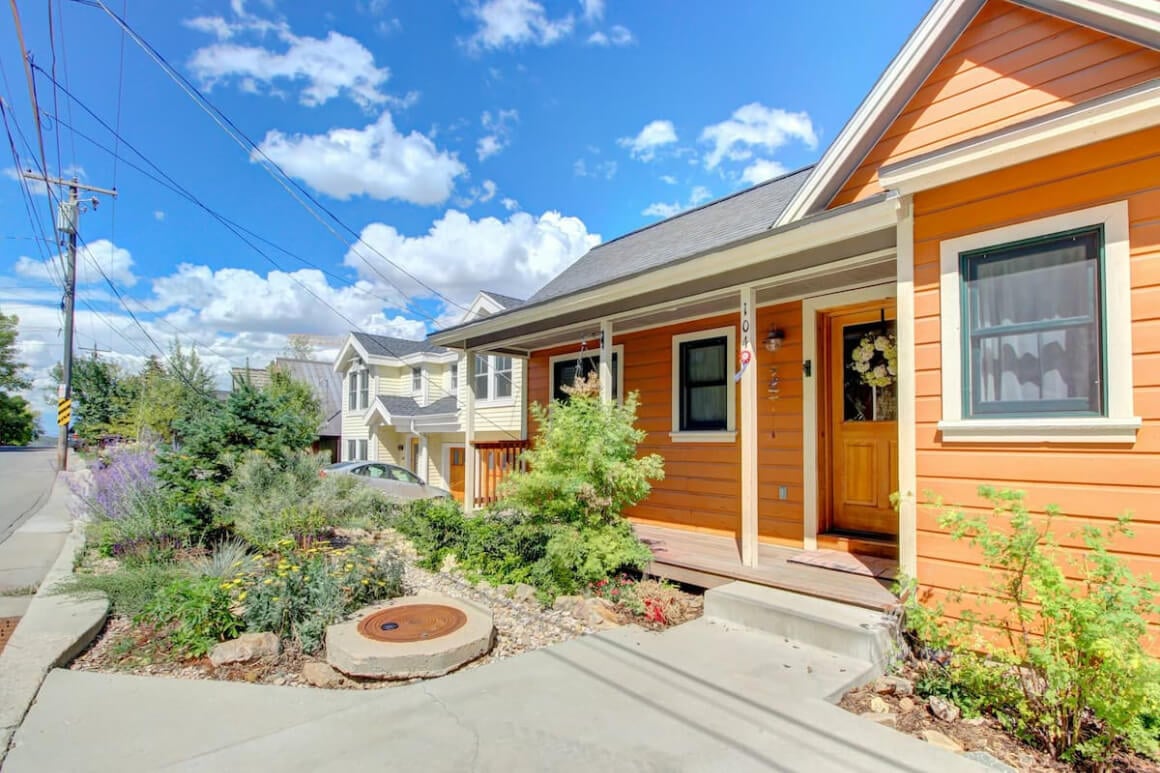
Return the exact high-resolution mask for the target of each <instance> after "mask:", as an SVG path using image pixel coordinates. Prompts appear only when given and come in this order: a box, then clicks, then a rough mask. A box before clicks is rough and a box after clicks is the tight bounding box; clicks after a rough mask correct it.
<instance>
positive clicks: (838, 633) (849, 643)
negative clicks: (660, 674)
mask: <svg viewBox="0 0 1160 773" xmlns="http://www.w3.org/2000/svg"><path fill="white" fill-rule="evenodd" d="M705 617H708V618H710V619H715V620H721V621H723V622H726V623H732V624H734V625H740V626H744V627H746V628H752V629H754V630H758V631H764V632H766V633H771V634H774V635H776V636H783V637H785V638H787V639H791V640H793V641H797V642H801V643H802V644H808V645H810V646H811V647H818V648H821V649H824V650H828V651H830V652H833V653H836V654H838V655H845V656H848V657H852V658H857V659H859V660H864V661H867V662H869V663H871V664H872V665H873V666H874V667H875V668H876V669H878V670H879V673H881V672H882V671H884V670H885V668H886V666H887V664H888V663H889V661H890V659H891V658H892V657H893V655H894V647H895V645H894V642H895V640H896V638H895V637H896V633H895V632H896V628H897V625H896V623H895V622H894V620H893V619H892V618H891V617H890V616H889V615H886V614H883V613H882V612H874V611H872V610H869V609H862V608H860V607H853V606H849V605H847V604H840V603H838V602H836V601H828V600H826V599H819V598H814V597H812V596H805V595H802V594H800V593H791V592H789V591H784V590H778V589H777V588H768V587H766V586H764V585H754V584H753V583H748V582H731V583H728V584H727V585H721V586H719V587H717V588H712V589H710V590H708V591H706V592H705Z"/></svg>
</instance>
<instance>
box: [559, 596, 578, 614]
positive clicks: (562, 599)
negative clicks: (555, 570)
mask: <svg viewBox="0 0 1160 773" xmlns="http://www.w3.org/2000/svg"><path fill="white" fill-rule="evenodd" d="M583 604H584V597H583V596H557V597H556V600H555V601H554V602H552V609H554V610H556V611H557V612H568V613H569V614H573V613H575V612H576V609H577V607H580V606H583Z"/></svg>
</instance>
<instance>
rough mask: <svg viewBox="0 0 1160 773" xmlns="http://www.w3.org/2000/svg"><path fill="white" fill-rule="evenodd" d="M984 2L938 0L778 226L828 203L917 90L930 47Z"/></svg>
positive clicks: (945, 41) (965, 21)
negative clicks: (835, 187) (837, 181)
mask: <svg viewBox="0 0 1160 773" xmlns="http://www.w3.org/2000/svg"><path fill="white" fill-rule="evenodd" d="M982 7H983V0H937V1H936V2H935V4H934V6H932V7H931V9H930V11H929V12H928V13H927V15H926V16H925V17H923V19H922V21H921V22H919V25H918V27H917V28H915V30H914V32H913V33H912V34H911V36H910V38H909V39H907V41H906V43H905V44H904V45H903V46H902V49H901V50H900V51H899V52H898V55H897V56H895V57H894V60H893V61H892V62H891V63H890V65H889V66H888V67H887V68H886V71H885V72H883V73H882V75H881V77H879V78H878V82H877V83H875V84H874V88H872V89H871V90H870V93H869V94H867V95H866V98H865V99H864V100H862V104H861V105H859V106H858V109H857V111H855V113H854V115H853V116H852V117H851V118H850V120H849V122H847V123H846V125H845V126H844V127H843V128H842V131H841V132H840V133H839V134H838V136H837V137H836V138H835V139H834V141H833V143H831V144H830V147H829V148H827V149H826V152H825V153H824V154H823V155H822V158H821V160H819V161H818V164H817V166H815V167H814V170H813V172H811V173H810V176H809V178H808V179H807V180H806V181H805V183H804V184H803V185H802V187H801V188H799V189H798V191H797V193H795V194H794V196H793V198H792V199H790V202H789V205H788V206H786V208H785V210H784V211H783V212H782V213H781V215H780V216H778V218H777V222H776V223H774V225H777V226H780V225H785V224H787V223H792V222H793V221H795V220H799V219H801V218H802V217H805V216H806V215H807V214H809V213H810V212H811V211H812V210H813V209H814V208H816V207H818V206H820V205H824V204H825V203H827V202H823V201H822V200H821V198H822V196H823V195H825V193H826V191H827V190H829V189H830V188H831V187H832V185H833V184H834V181H835V179H836V178H837V177H838V176H839V175H841V176H843V177H848V176H849V174H850V173H851V172H852V171H853V168H852V166H853V165H857V163H859V162H860V161H861V160H862V159H861V156H863V155H865V153H867V152H869V150H870V148H868V147H867V148H865V149H862V148H863V146H864V145H866V143H867V142H868V140H869V137H868V135H870V134H873V135H874V139H875V140H877V138H878V137H879V136H881V134H882V132H884V131H885V130H886V128H887V126H888V125H889V124H890V123H892V122H893V121H894V118H895V117H896V115H897V113H898V111H899V110H900V109H901V105H900V104H899V102H902V103H905V102H906V101H907V100H909V99H910V97H911V96H912V95H913V92H915V91H917V90H918V88H919V86H920V85H921V82H922V80H923V79H925V77H926V73H925V72H919V69H920V66H921V65H922V64H923V63H924V62H926V60H927V58H928V56H929V55H930V53H931V50H932V49H933V48H934V47H935V46H936V45H938V44H939V43H940V42H941V43H943V46H942V48H944V49H948V48H949V47H950V42H953V40H955V39H957V38H958V36H959V35H960V34H962V30H963V29H965V28H966V26H967V24H968V23H969V22H970V20H971V19H973V18H974V16H975V14H976V13H978V12H979V9H980V8H982ZM956 20H957V23H956ZM948 37H949V38H950V41H948ZM928 67H929V64H928ZM860 149H862V150H860Z"/></svg>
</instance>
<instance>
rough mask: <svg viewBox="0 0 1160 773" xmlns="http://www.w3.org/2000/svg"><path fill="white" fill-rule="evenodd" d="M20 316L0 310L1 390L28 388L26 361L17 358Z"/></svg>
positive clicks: (29, 384)
mask: <svg viewBox="0 0 1160 773" xmlns="http://www.w3.org/2000/svg"><path fill="white" fill-rule="evenodd" d="M19 323H20V317H18V316H16V315H15V314H4V313H3V312H0V390H5V391H7V390H13V389H28V387H30V386H31V385H32V384H31V382H29V380H28V379H27V378H26V377H25V376H24V363H23V362H20V361H18V360H17V359H16V336H17V332H16V326H17V325H18V324H19Z"/></svg>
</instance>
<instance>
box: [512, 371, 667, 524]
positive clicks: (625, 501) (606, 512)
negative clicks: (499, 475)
mask: <svg viewBox="0 0 1160 773" xmlns="http://www.w3.org/2000/svg"><path fill="white" fill-rule="evenodd" d="M597 389H598V386H597V383H596V382H595V381H589V382H586V383H582V384H577V385H576V387H575V388H569V389H568V391H569V392H570V399H569V400H567V401H557V402H555V403H553V404H552V405H551V407H550V409H548V408H544V407H543V406H541V405H539V404H538V403H537V404H533V405H532V409H531V410H532V416H533V417H534V419H535V421H536V423H537V425H538V426H539V431H538V433H537V435H536V439H535V442H534V443H533V444H532V447H531V448H530V449H529V450H527V451H525V452H524V455H523V458H524V460H525V461H526V462H527V470H526V471H516V472H514V473H513V474H512V475H510V476H509V477H508V478H507V479H506V480H504V482H503V484H502V487H501V490H500V494H501V497H502V499H503V501H504V504H505V505H506V506H509V507H514V508H516V509H518V510H522V511H524V512H527V513H530V514H533V515H535V516H537V517H540V518H542V519H543V520H545V521H548V522H552V523H566V524H573V525H575V526H578V527H582V528H583V527H587V526H604V525H608V524H611V523H613V522H615V521H617V520H618V519H619V518H620V516H621V514H622V513H623V512H624V510H625V509H626V508H628V507H631V506H632V505H634V504H636V503H637V502H640V501H641V500H642V499H644V498H645V497H647V496H648V494H649V491H651V490H652V486H651V484H650V483H649V481H651V480H660V479H662V478H664V460H663V459H662V458H661V456H660V455H659V454H649V455H648V456H643V457H640V458H638V457H637V454H636V447H637V444H639V443H640V442H641V441H642V440H644V438H645V436H646V433H645V432H644V431H643V430H640V429H637V428H636V427H635V426H634V425H635V423H636V407H637V399H638V398H637V394H636V393H635V392H633V393H631V394H629V395H628V396H627V397H626V398H625V400H624V404H623V405H618V404H616V403H615V402H609V403H605V402H603V401H602V400H601V399H600V398H599V396H598V395H597V394H596V390H597Z"/></svg>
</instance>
